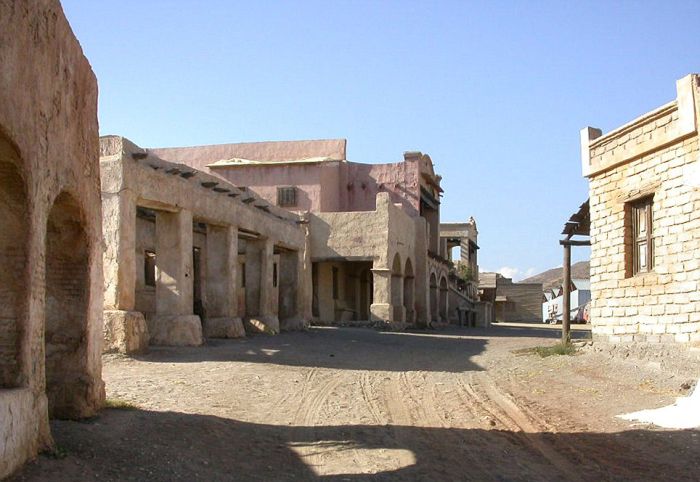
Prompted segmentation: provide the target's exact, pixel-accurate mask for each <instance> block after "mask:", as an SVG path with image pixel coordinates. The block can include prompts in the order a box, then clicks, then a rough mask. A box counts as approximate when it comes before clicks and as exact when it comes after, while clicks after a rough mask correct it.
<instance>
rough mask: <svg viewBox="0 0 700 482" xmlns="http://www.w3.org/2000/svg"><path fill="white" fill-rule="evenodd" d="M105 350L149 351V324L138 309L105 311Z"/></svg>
mask: <svg viewBox="0 0 700 482" xmlns="http://www.w3.org/2000/svg"><path fill="white" fill-rule="evenodd" d="M103 320H104V326H103V331H104V339H105V344H104V347H103V351H104V352H105V353H110V352H118V353H125V354H132V353H145V352H146V351H148V340H149V334H148V326H147V325H146V320H145V319H144V317H143V314H141V313H140V312H138V311H121V310H114V311H105V312H104V314H103Z"/></svg>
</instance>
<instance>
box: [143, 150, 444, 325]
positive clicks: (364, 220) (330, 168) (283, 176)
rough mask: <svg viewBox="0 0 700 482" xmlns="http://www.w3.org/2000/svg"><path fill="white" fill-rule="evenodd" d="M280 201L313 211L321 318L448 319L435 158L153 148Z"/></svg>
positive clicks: (315, 309) (317, 314)
mask: <svg viewBox="0 0 700 482" xmlns="http://www.w3.org/2000/svg"><path fill="white" fill-rule="evenodd" d="M149 152H150V153H152V154H154V155H157V156H160V157H161V158H163V159H165V160H168V161H171V162H178V163H182V164H185V165H188V166H191V167H193V168H196V169H201V170H203V171H206V172H209V173H211V174H213V175H215V176H217V177H218V178H220V179H222V180H227V181H230V182H231V183H233V184H235V185H238V186H242V187H245V188H247V189H248V190H249V191H251V192H255V193H256V194H257V195H259V196H261V197H262V198H264V199H265V200H267V201H268V202H269V203H270V204H274V205H277V206H280V207H283V208H286V209H290V210H293V211H297V212H309V214H308V219H309V230H310V237H311V251H310V256H311V261H312V292H313V295H312V298H313V301H312V315H313V318H314V320H316V322H321V323H338V322H353V321H354V322H361V321H363V320H372V321H384V322H389V323H394V324H396V325H397V326H399V325H401V324H403V323H417V324H426V323H428V322H431V321H432V322H447V321H448V320H449V318H450V309H449V288H448V286H449V283H450V279H449V272H450V269H451V263H450V262H449V261H448V260H447V256H448V254H447V247H446V244H444V243H441V240H440V194H441V192H442V189H441V187H440V176H438V175H436V174H435V172H434V170H433V163H432V160H431V159H430V157H429V156H428V155H426V154H423V153H420V152H407V153H405V154H404V159H403V160H402V161H401V162H397V163H391V164H362V163H356V162H350V161H347V160H346V141H345V140H342V139H340V140H338V139H336V140H320V141H292V142H260V143H247V144H223V145H215V146H197V147H181V148H157V149H149Z"/></svg>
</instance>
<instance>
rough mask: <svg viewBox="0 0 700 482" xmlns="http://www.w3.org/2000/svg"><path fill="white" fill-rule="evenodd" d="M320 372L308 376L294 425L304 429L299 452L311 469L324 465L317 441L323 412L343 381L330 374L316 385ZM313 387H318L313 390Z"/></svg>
mask: <svg viewBox="0 0 700 482" xmlns="http://www.w3.org/2000/svg"><path fill="white" fill-rule="evenodd" d="M317 375H318V370H312V373H309V374H308V375H307V379H306V381H305V385H304V387H303V388H302V395H303V398H302V399H301V400H300V405H299V410H298V411H297V414H296V415H295V417H294V425H295V426H297V427H300V428H301V429H302V434H303V442H302V443H301V444H299V445H297V447H296V448H297V452H298V453H299V455H300V457H302V458H303V459H305V463H307V464H308V465H309V466H311V467H320V466H322V465H323V456H322V453H321V452H319V448H320V444H319V443H318V440H317V438H318V437H317V431H316V429H315V428H314V427H315V426H317V425H318V422H319V416H320V414H321V410H322V408H323V406H324V404H325V403H326V401H327V400H328V398H329V397H330V395H331V393H332V392H333V390H335V389H336V388H337V387H338V386H339V385H340V384H341V383H342V381H343V379H342V378H341V377H340V376H338V374H333V373H332V374H330V375H329V376H328V377H327V378H326V379H325V380H323V381H319V383H318V384H316V383H314V382H315V381H316V379H317V378H318V376H317ZM313 385H316V386H317V387H318V389H317V390H313Z"/></svg>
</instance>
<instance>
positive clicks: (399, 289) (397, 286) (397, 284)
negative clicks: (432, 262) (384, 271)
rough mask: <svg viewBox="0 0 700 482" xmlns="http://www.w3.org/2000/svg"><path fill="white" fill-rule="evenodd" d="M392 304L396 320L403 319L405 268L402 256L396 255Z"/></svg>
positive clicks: (392, 273)
mask: <svg viewBox="0 0 700 482" xmlns="http://www.w3.org/2000/svg"><path fill="white" fill-rule="evenodd" d="M391 306H393V308H394V316H393V320H394V321H403V320H404V313H403V269H402V267H401V256H399V253H396V254H395V255H394V262H393V263H392V264H391Z"/></svg>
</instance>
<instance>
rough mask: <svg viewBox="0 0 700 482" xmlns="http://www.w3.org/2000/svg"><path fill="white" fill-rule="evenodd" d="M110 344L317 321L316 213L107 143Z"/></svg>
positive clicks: (198, 339) (126, 347)
mask: <svg viewBox="0 0 700 482" xmlns="http://www.w3.org/2000/svg"><path fill="white" fill-rule="evenodd" d="M100 148H101V152H100V169H101V173H102V203H103V212H104V215H105V218H104V225H103V232H104V240H105V247H106V249H105V255H104V266H105V269H104V273H105V276H104V278H105V311H104V319H105V341H106V347H105V349H107V350H117V351H121V352H127V353H131V352H137V351H143V350H144V349H146V347H147V346H148V344H149V343H151V344H158V345H200V344H201V343H202V341H203V337H204V336H207V337H239V336H244V335H245V331H244V323H245V325H246V327H247V329H248V330H253V331H265V332H271V333H277V332H279V331H280V329H293V328H300V327H302V326H303V325H304V324H305V322H307V321H308V320H309V317H310V304H309V302H308V300H309V298H310V266H309V263H308V259H307V258H306V256H305V253H306V250H307V238H308V236H307V229H306V228H305V226H306V225H305V224H303V223H306V222H307V221H305V220H302V219H301V218H300V217H299V216H298V215H296V214H293V213H291V212H289V211H286V210H284V209H281V208H278V207H276V206H271V205H270V204H269V203H268V202H266V201H265V200H263V199H261V198H259V197H256V196H253V195H251V194H250V192H248V191H246V190H241V189H238V188H237V187H235V186H233V185H232V184H230V183H229V182H226V181H224V180H222V179H221V178H216V177H214V176H211V175H208V174H206V173H204V172H201V171H198V170H196V169H193V168H191V167H189V166H185V165H182V164H174V163H171V162H167V161H163V160H162V159H159V158H158V157H157V156H155V155H154V154H153V153H151V152H147V151H145V150H144V149H141V148H140V147H138V146H136V145H135V144H133V143H132V142H130V141H129V140H128V139H125V138H123V137H117V136H106V137H103V138H101V139H100Z"/></svg>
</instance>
